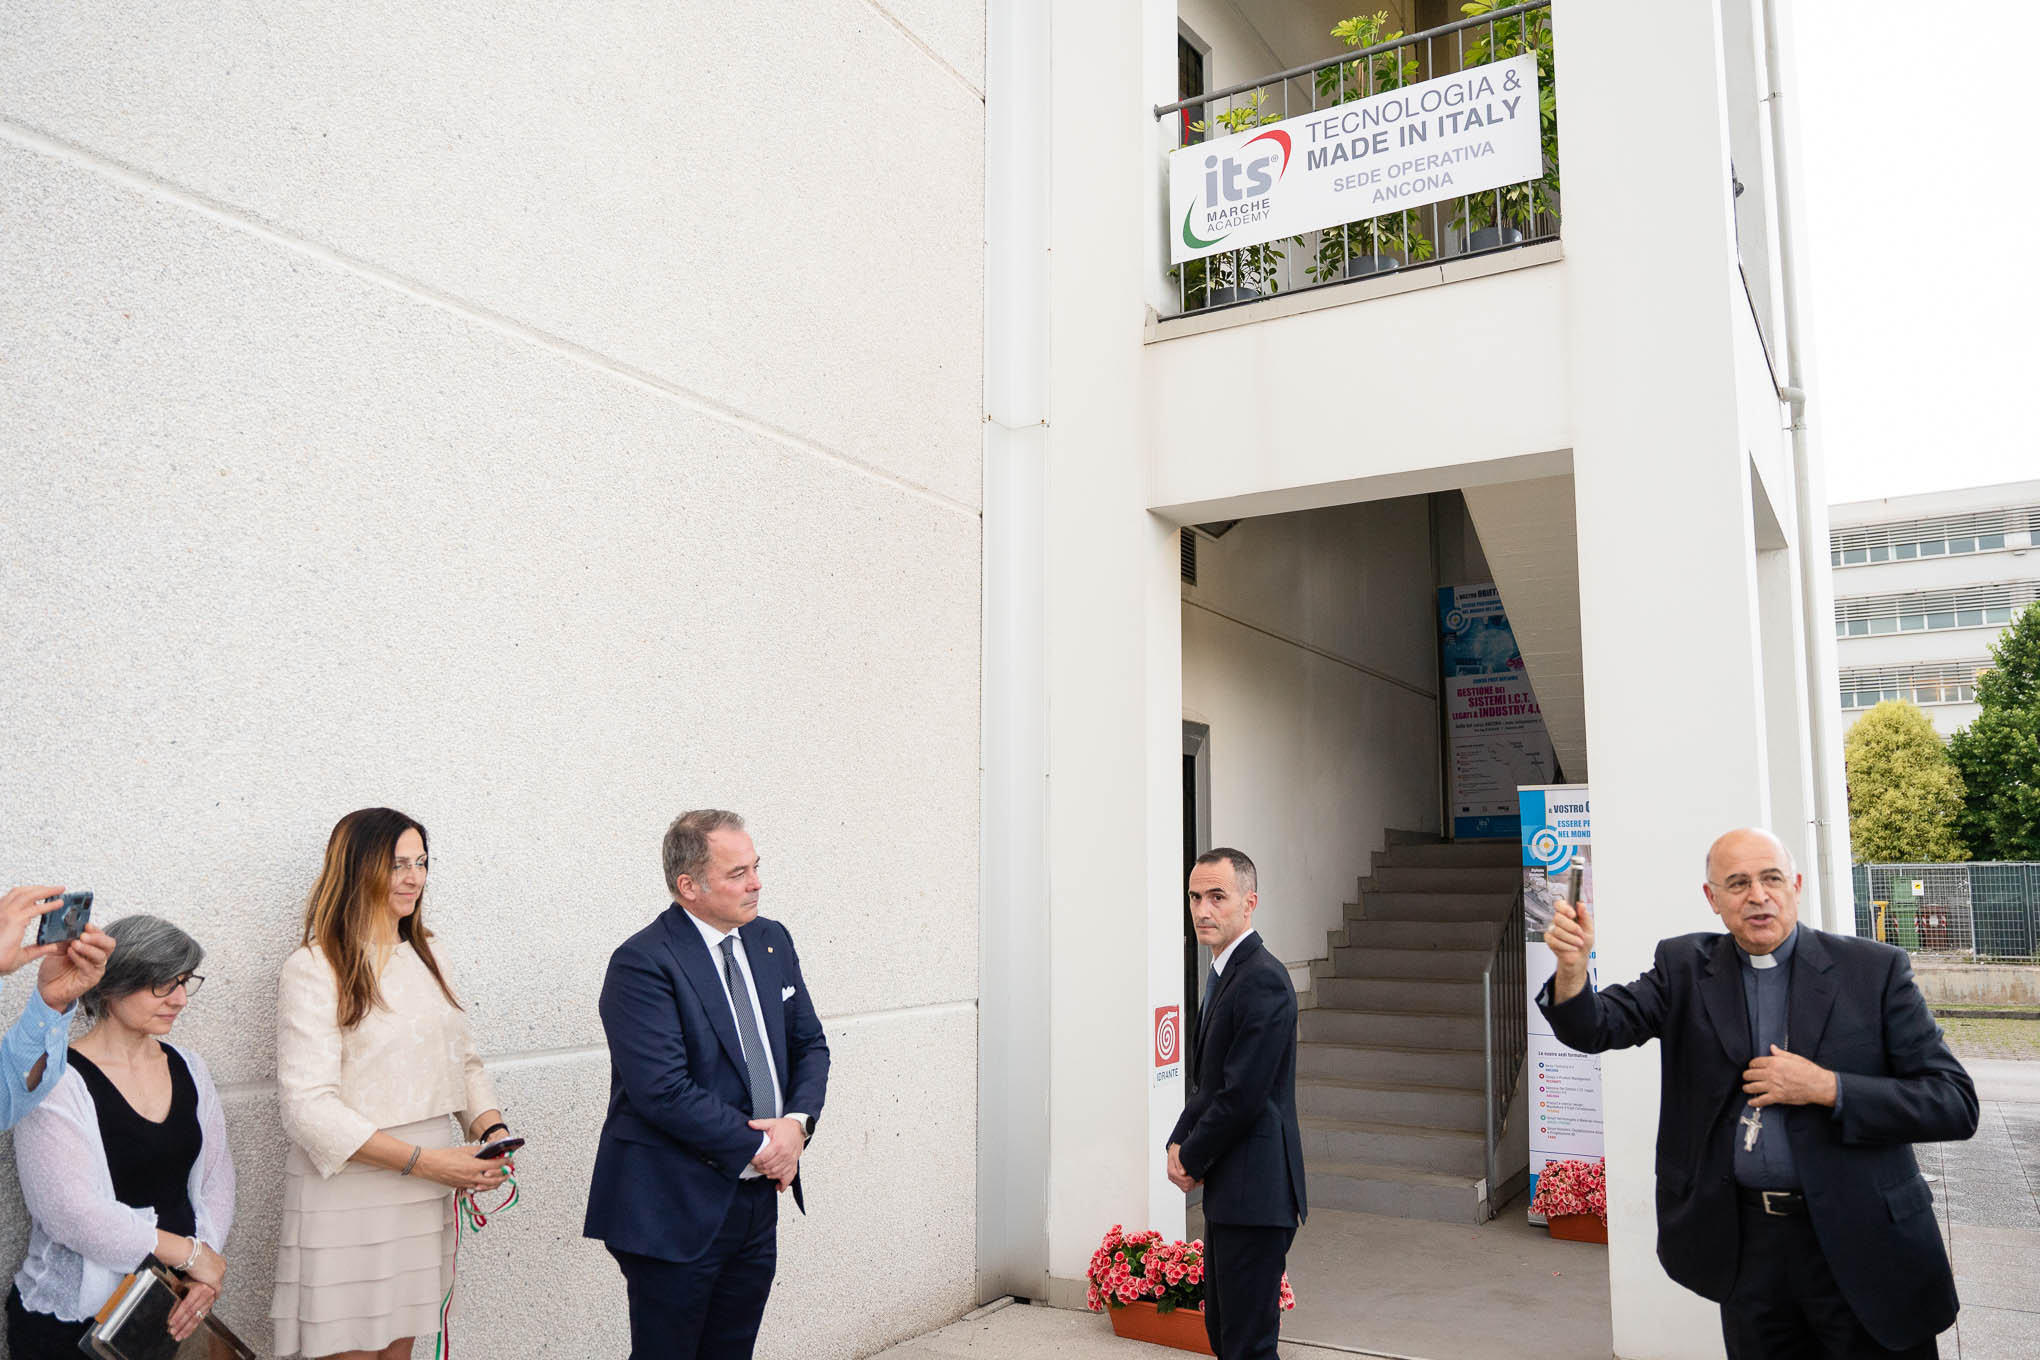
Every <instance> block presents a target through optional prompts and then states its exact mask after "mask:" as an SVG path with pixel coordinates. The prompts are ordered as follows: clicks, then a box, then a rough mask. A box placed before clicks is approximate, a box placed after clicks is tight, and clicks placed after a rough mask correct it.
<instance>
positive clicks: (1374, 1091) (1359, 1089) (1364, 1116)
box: [1296, 1077, 1487, 1137]
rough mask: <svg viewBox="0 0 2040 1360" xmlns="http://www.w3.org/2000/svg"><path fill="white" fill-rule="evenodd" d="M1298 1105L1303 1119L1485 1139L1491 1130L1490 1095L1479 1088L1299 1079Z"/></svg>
mask: <svg viewBox="0 0 2040 1360" xmlns="http://www.w3.org/2000/svg"><path fill="white" fill-rule="evenodd" d="M1296 1109H1297V1113H1298V1114H1299V1115H1300V1116H1303V1117H1318V1118H1324V1119H1345V1120H1361V1121H1364V1122H1368V1123H1373V1124H1405V1125H1414V1126H1416V1127H1419V1128H1438V1129H1462V1130H1466V1131H1468V1132H1473V1133H1479V1134H1481V1135H1482V1136H1483V1137H1485V1136H1486V1133H1487V1093H1486V1091H1485V1090H1484V1089H1482V1088H1481V1087H1478V1086H1476V1087H1473V1088H1472V1089H1470V1090H1469V1089H1466V1088H1463V1087H1452V1086H1422V1085H1417V1084H1414V1083H1405V1082H1375V1081H1333V1080H1327V1079H1322V1078H1320V1079H1315V1080H1313V1079H1310V1078H1302V1077H1299V1078H1298V1079H1297V1083H1296Z"/></svg>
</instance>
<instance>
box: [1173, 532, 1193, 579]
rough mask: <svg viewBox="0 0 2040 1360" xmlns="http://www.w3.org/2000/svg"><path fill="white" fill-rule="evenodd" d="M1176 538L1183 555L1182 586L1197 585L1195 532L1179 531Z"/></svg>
mask: <svg viewBox="0 0 2040 1360" xmlns="http://www.w3.org/2000/svg"><path fill="white" fill-rule="evenodd" d="M1177 538H1178V542H1179V546H1180V549H1181V551H1182V554H1183V584H1184V585H1186V586H1194V585H1196V584H1197V531H1196V530H1195V529H1182V530H1179V531H1178V534H1177Z"/></svg>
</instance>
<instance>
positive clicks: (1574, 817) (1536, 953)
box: [1516, 784, 1603, 1223]
mask: <svg viewBox="0 0 2040 1360" xmlns="http://www.w3.org/2000/svg"><path fill="white" fill-rule="evenodd" d="M1516 798H1517V805H1518V806H1519V807H1520V808H1521V810H1522V818H1523V832H1522V839H1523V934H1524V945H1523V954H1524V959H1523V965H1524V966H1523V973H1524V981H1525V982H1526V983H1527V985H1528V988H1529V995H1528V996H1526V997H1524V998H1523V1003H1524V1004H1525V1005H1526V1006H1528V1007H1529V1008H1530V1047H1529V1056H1528V1059H1527V1062H1526V1075H1527V1077H1528V1079H1529V1087H1530V1089H1529V1091H1528V1093H1527V1094H1528V1100H1527V1101H1526V1102H1525V1107H1526V1108H1527V1109H1528V1111H1529V1114H1530V1194H1531V1196H1532V1197H1533V1198H1535V1196H1536V1194H1537V1177H1538V1175H1539V1174H1540V1173H1542V1172H1543V1170H1544V1166H1545V1163H1547V1162H1555V1161H1559V1160H1562V1159H1569V1160H1574V1161H1587V1162H1598V1161H1600V1160H1602V1156H1603V1153H1602V1142H1601V1059H1600V1057H1599V1056H1598V1055H1595V1054H1590V1053H1576V1052H1574V1051H1573V1050H1572V1049H1570V1048H1567V1047H1566V1046H1565V1045H1564V1044H1562V1043H1560V1042H1559V1041H1558V1037H1557V1036H1556V1035H1554V1034H1553V1033H1552V1032H1551V1025H1550V1023H1549V1022H1548V1021H1546V1020H1545V1018H1544V1013H1543V1012H1542V1011H1540V1010H1538V1009H1537V994H1538V993H1539V992H1541V991H1543V990H1544V984H1545V983H1547V982H1549V981H1550V980H1551V975H1552V974H1553V973H1555V972H1557V971H1558V961H1557V960H1556V959H1555V958H1553V957H1552V953H1551V950H1550V949H1549V948H1547V947H1546V946H1545V943H1544V931H1545V928H1546V927H1547V926H1549V925H1550V924H1551V916H1552V905H1551V904H1552V902H1553V901H1554V900H1556V899H1558V898H1562V897H1564V896H1565V885H1566V877H1567V875H1568V874H1569V873H1570V872H1571V870H1572V869H1573V868H1574V866H1578V867H1579V869H1580V870H1581V874H1580V900H1581V901H1582V902H1584V903H1586V904H1587V908H1588V910H1590V911H1591V910H1592V909H1593V905H1594V822H1593V806H1592V803H1591V802H1590V800H1589V799H1588V796H1587V786H1586V785H1585V784H1547V785H1544V786H1542V787H1537V788H1523V789H1519V790H1517V793H1516ZM1594 979H1595V966H1594V962H1593V960H1592V959H1589V960H1588V961H1587V985H1588V986H1589V987H1591V986H1593V985H1594ZM1530 1221H1531V1222H1532V1223H1542V1222H1543V1221H1544V1215H1542V1214H1531V1215H1530Z"/></svg>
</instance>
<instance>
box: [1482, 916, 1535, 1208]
mask: <svg viewBox="0 0 2040 1360" xmlns="http://www.w3.org/2000/svg"><path fill="white" fill-rule="evenodd" d="M1524 940H1525V935H1524V931H1523V890H1522V889H1521V888H1518V889H1516V904H1515V905H1514V906H1513V907H1511V908H1509V918H1508V919H1507V920H1506V921H1503V922H1502V933H1501V934H1499V935H1497V936H1496V937H1495V947H1494V949H1493V951H1492V952H1491V953H1490V954H1489V955H1488V961H1487V966H1486V967H1485V968H1483V969H1482V970H1481V975H1480V984H1481V986H1480V1013H1481V1033H1482V1048H1483V1050H1484V1057H1485V1059H1486V1068H1487V1077H1486V1081H1485V1083H1484V1085H1485V1094H1486V1097H1487V1100H1486V1103H1487V1182H1486V1185H1487V1202H1486V1203H1485V1205H1484V1206H1483V1208H1482V1211H1483V1212H1484V1213H1485V1214H1486V1215H1487V1216H1488V1217H1489V1218H1493V1217H1494V1216H1495V1212H1496V1211H1497V1210H1498V1209H1499V1208H1500V1207H1501V1206H1502V1205H1504V1204H1506V1203H1508V1201H1509V1196H1508V1194H1506V1193H1504V1190H1505V1187H1504V1186H1503V1185H1502V1183H1501V1169H1502V1158H1501V1150H1502V1135H1503V1133H1504V1132H1505V1131H1506V1129H1507V1127H1508V1117H1509V1102H1510V1101H1512V1100H1513V1099H1515V1095H1516V1087H1517V1086H1518V1085H1519V1084H1521V1082H1522V1078H1523V1064H1524V1058H1525V1057H1526V1056H1527V1055H1528V1054H1529V1052H1530V1012H1529V1011H1528V1010H1526V1009H1525V1008H1524V1006H1523V997H1524V994H1525V990H1526V988H1527V986H1528V984H1527V982H1526V981H1525V979H1526V978H1527V976H1528V971H1527V969H1528V960H1527V958H1526V951H1525V949H1524Z"/></svg>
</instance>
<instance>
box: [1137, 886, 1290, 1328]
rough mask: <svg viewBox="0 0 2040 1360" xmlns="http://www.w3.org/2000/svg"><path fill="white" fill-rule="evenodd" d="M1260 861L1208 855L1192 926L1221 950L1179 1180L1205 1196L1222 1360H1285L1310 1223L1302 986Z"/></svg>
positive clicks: (1201, 1035) (1173, 1171)
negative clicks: (1281, 1344) (1267, 937)
mask: <svg viewBox="0 0 2040 1360" xmlns="http://www.w3.org/2000/svg"><path fill="white" fill-rule="evenodd" d="M1256 879H1257V875H1256V874H1255V872H1254V862H1253V861H1252V860H1250V859H1248V858H1247V857H1246V856H1245V855H1244V854H1241V853H1240V852H1239V851H1238V850H1231V849H1217V850H1207V851H1206V852H1205V853H1203V854H1202V855H1199V856H1198V857H1197V862H1196V864H1195V865H1193V866H1192V867H1191V870H1190V921H1191V924H1192V926H1193V927H1194V928H1195V929H1196V931H1197V940H1198V943H1200V944H1202V945H1204V946H1205V947H1206V948H1208V949H1210V950H1211V956H1212V957H1211V973H1210V975H1209V977H1207V978H1206V980H1205V986H1204V1005H1203V1007H1202V1009H1201V1010H1200V1011H1199V1014H1198V1017H1197V1052H1196V1063H1195V1071H1194V1073H1193V1085H1192V1087H1191V1093H1190V1099H1189V1100H1188V1101H1186V1102H1185V1103H1184V1106H1183V1114H1182V1117H1181V1118H1179V1119H1178V1120H1177V1121H1176V1127H1175V1129H1174V1130H1173V1131H1172V1132H1171V1133H1170V1134H1169V1180H1170V1181H1171V1182H1172V1183H1173V1184H1174V1185H1175V1186H1176V1188H1177V1189H1179V1190H1182V1191H1184V1192H1186V1193H1187V1192H1188V1191H1190V1190H1192V1189H1195V1188H1196V1187H1197V1186H1199V1185H1202V1186H1203V1187H1204V1330H1205V1333H1206V1335H1208V1336H1209V1337H1210V1338H1211V1349H1212V1350H1213V1351H1214V1352H1216V1353H1217V1355H1218V1357H1219V1360H1275V1338H1276V1335H1277V1334H1278V1333H1279V1332H1280V1331H1281V1319H1282V1312H1281V1299H1282V1270H1283V1265H1284V1263H1285V1261H1286V1259H1287V1257H1288V1255H1289V1244H1290V1242H1291V1241H1292V1240H1293V1239H1294V1238H1295V1237H1296V1227H1297V1225H1298V1224H1299V1223H1301V1222H1302V1221H1303V1217H1304V1212H1305V1204H1304V1194H1303V1135H1302V1133H1301V1132H1300V1131H1299V1130H1298V1128H1297V1125H1296V988H1295V987H1294V986H1293V985H1292V984H1291V983H1290V981H1289V970H1288V969H1287V968H1285V967H1283V966H1282V962H1281V960H1279V959H1277V958H1276V957H1275V956H1274V955H1273V954H1270V953H1269V952H1268V951H1267V950H1266V949H1265V948H1263V947H1262V945H1261V937H1260V936H1259V935H1258V934H1257V933H1255V931H1254V930H1253V928H1252V925H1251V924H1250V923H1251V921H1252V919H1253V915H1254V908H1255V906H1256V905H1258V904H1259V901H1260V895H1259V893H1258V892H1257V891H1256V886H1257V883H1256Z"/></svg>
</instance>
